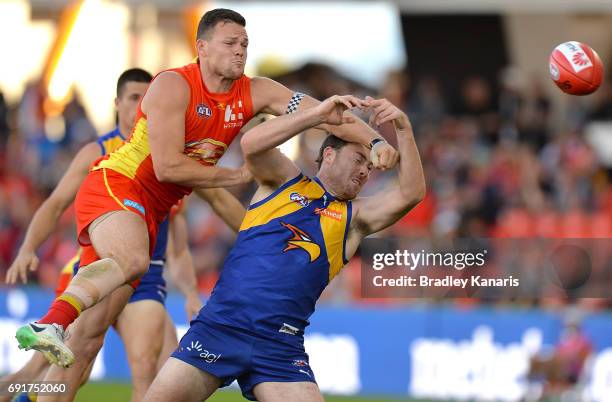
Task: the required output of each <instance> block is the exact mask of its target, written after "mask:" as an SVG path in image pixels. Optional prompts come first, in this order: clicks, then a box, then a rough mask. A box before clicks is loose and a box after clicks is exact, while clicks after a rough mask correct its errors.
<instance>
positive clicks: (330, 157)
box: [322, 147, 337, 164]
mask: <svg viewBox="0 0 612 402" xmlns="http://www.w3.org/2000/svg"><path fill="white" fill-rule="evenodd" d="M336 154H337V151H336V150H335V149H334V148H332V147H326V148H325V149H324V150H323V158H322V161H323V162H327V163H328V164H332V163H334V160H335V159H336Z"/></svg>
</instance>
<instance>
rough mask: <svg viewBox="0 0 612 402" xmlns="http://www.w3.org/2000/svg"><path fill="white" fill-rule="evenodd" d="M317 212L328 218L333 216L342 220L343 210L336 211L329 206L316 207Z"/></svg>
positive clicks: (339, 220)
mask: <svg viewBox="0 0 612 402" xmlns="http://www.w3.org/2000/svg"><path fill="white" fill-rule="evenodd" d="M314 212H315V214H317V215H321V216H324V217H326V218H332V219H335V220H337V221H338V222H342V212H340V211H336V210H333V209H329V208H315V211H314Z"/></svg>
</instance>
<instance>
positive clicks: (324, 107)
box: [316, 95, 366, 126]
mask: <svg viewBox="0 0 612 402" xmlns="http://www.w3.org/2000/svg"><path fill="white" fill-rule="evenodd" d="M355 107H357V108H360V109H364V108H365V107H366V102H365V101H364V100H362V99H359V98H357V97H355V96H353V95H344V96H339V95H333V96H331V97H329V98H327V99H325V100H324V101H323V102H321V103H320V104H319V105H318V106H317V107H316V111H317V113H318V114H319V116H320V117H321V119H322V120H323V121H322V123H327V124H332V125H335V126H338V125H340V124H344V123H353V122H355V117H354V116H351V115H350V114H348V113H345V112H346V111H347V110H349V109H352V108H355Z"/></svg>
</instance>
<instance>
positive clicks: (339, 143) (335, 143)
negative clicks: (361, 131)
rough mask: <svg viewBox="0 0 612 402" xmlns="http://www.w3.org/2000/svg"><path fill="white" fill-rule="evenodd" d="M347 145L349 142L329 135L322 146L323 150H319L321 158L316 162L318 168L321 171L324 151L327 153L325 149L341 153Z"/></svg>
mask: <svg viewBox="0 0 612 402" xmlns="http://www.w3.org/2000/svg"><path fill="white" fill-rule="evenodd" d="M347 144H348V142H346V141H344V140H341V139H340V138H338V137H336V136H335V135H333V134H328V135H327V137H326V138H325V140H324V141H323V144H321V149H319V157H318V158H317V160H316V162H317V168H318V169H321V164H322V163H323V151H325V148H327V147H332V148H333V149H335V150H336V151H339V150H340V149H342V147H344V146H345V145H347Z"/></svg>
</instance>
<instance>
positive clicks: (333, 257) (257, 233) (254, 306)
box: [198, 175, 352, 344]
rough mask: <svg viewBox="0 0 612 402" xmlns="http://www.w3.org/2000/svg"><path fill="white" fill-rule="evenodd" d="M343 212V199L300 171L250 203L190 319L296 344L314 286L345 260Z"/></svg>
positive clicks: (347, 207) (317, 290) (347, 208)
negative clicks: (210, 287) (213, 281)
mask: <svg viewBox="0 0 612 402" xmlns="http://www.w3.org/2000/svg"><path fill="white" fill-rule="evenodd" d="M351 212H352V211H351V202H350V201H338V200H335V199H334V197H333V196H332V195H331V194H330V193H329V192H327V191H326V190H325V188H324V187H323V185H322V184H321V183H320V181H319V180H318V178H316V177H315V178H314V179H310V178H308V177H305V176H303V175H299V176H298V177H296V178H294V179H292V180H290V181H289V182H287V183H285V184H284V185H283V186H281V187H280V188H279V189H277V190H276V191H275V192H274V193H272V194H271V195H270V196H268V197H266V198H265V199H264V200H262V201H259V202H257V203H255V204H253V205H251V206H250V207H249V210H248V211H247V214H246V216H245V218H244V220H243V222H242V226H241V228H240V231H239V233H238V238H237V239H236V243H235V245H234V247H233V248H232V250H231V252H230V253H229V255H228V257H227V258H226V260H225V263H224V266H223V270H222V272H221V275H220V278H219V280H218V282H217V284H216V286H215V288H214V290H213V292H212V294H211V297H210V299H209V301H208V303H206V305H205V306H204V308H203V309H202V310H201V311H200V314H199V317H198V319H200V320H204V321H212V322H215V323H219V324H223V325H228V326H232V327H237V328H241V329H243V330H245V331H249V332H252V333H255V334H263V335H265V336H267V337H272V338H275V339H279V340H281V341H283V342H289V343H293V340H295V342H297V343H298V344H299V342H301V341H302V339H301V336H302V335H303V331H304V328H305V327H306V326H307V325H308V324H309V323H308V318H309V317H310V315H311V314H312V313H313V312H314V308H315V303H316V301H317V299H318V298H319V296H320V295H321V292H322V291H323V289H325V287H326V286H327V284H328V283H329V282H330V281H331V280H332V279H333V277H334V276H335V275H336V274H337V273H338V272H339V271H340V269H341V268H342V267H343V266H344V264H346V262H347V260H346V258H345V252H344V250H345V246H346V238H347V234H348V228H349V225H350V220H351ZM287 334H290V335H297V336H295V337H287Z"/></svg>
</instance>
